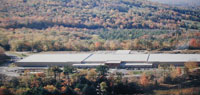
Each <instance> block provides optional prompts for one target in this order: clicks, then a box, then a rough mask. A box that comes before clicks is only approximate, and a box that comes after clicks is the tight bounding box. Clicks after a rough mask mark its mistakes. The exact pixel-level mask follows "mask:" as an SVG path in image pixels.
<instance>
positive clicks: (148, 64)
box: [125, 63, 152, 66]
mask: <svg viewBox="0 0 200 95" xmlns="http://www.w3.org/2000/svg"><path fill="white" fill-rule="evenodd" d="M138 65H141V66H151V65H152V63H127V64H125V66H138Z"/></svg>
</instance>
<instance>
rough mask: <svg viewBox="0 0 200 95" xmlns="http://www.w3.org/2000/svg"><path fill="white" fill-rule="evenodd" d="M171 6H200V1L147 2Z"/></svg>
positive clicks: (170, 0) (163, 0)
mask: <svg viewBox="0 0 200 95" xmlns="http://www.w3.org/2000/svg"><path fill="white" fill-rule="evenodd" d="M149 1H156V2H160V3H164V4H172V5H189V6H193V5H195V6H200V0H149Z"/></svg>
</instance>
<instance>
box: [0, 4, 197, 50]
mask: <svg viewBox="0 0 200 95" xmlns="http://www.w3.org/2000/svg"><path fill="white" fill-rule="evenodd" d="M0 4H1V6H0V47H2V48H4V50H6V51H35V52H40V51H71V50H73V51H94V50H117V49H130V50H176V49H200V38H199V37H200V8H199V7H195V8H191V7H178V6H177V7H176V6H169V5H164V4H159V3H153V2H150V1H147V0H14V1H13V0H1V1H0Z"/></svg>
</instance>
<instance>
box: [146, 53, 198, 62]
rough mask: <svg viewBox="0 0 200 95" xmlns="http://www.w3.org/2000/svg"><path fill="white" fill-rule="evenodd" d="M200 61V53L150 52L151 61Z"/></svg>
mask: <svg viewBox="0 0 200 95" xmlns="http://www.w3.org/2000/svg"><path fill="white" fill-rule="evenodd" d="M191 61H195V62H200V54H150V57H149V62H191Z"/></svg>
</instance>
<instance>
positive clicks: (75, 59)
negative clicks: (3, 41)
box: [16, 51, 200, 68]
mask: <svg viewBox="0 0 200 95" xmlns="http://www.w3.org/2000/svg"><path fill="white" fill-rule="evenodd" d="M186 62H198V63H200V54H141V53H138V54H131V53H130V52H128V51H125V52H122V51H120V52H119V51H118V52H117V53H80V54H79V53H75V54H35V55H31V56H29V57H26V58H24V59H22V60H20V61H18V62H16V65H17V66H19V67H49V66H68V65H72V66H75V67H79V68H92V67H97V66H100V65H107V66H109V67H110V68H154V67H157V66H158V65H159V64H173V65H175V66H183V65H184V63H186Z"/></svg>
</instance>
